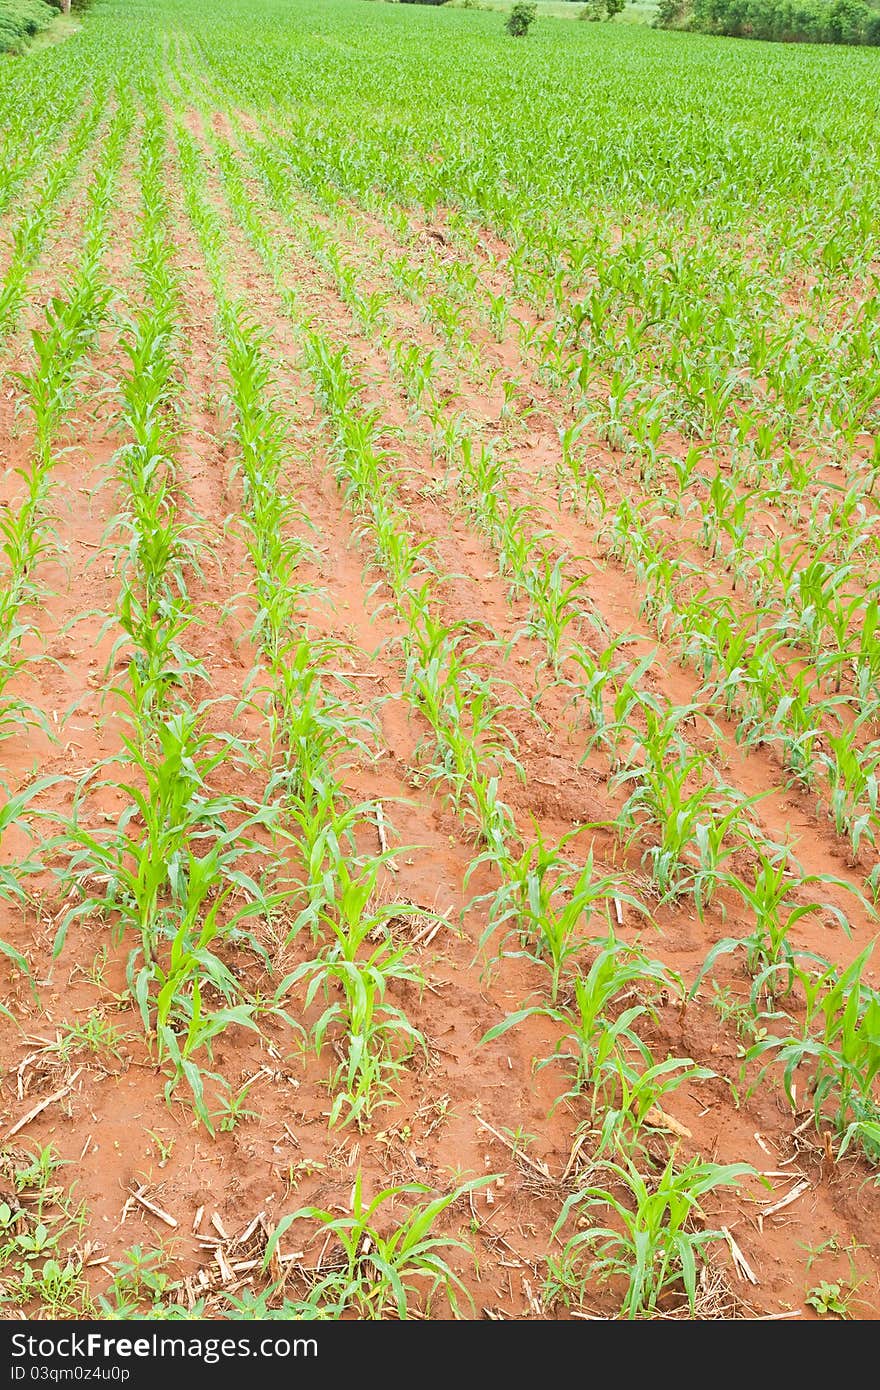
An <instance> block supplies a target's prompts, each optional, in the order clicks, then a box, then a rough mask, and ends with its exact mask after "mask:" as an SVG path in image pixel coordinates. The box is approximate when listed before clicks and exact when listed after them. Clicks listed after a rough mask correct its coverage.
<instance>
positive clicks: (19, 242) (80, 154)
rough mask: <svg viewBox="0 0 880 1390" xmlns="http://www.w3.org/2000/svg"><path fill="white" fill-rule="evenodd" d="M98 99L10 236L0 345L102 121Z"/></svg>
mask: <svg viewBox="0 0 880 1390" xmlns="http://www.w3.org/2000/svg"><path fill="white" fill-rule="evenodd" d="M99 95H100V97H101V99H100V100H97V101H96V102H95V103H94V104H93V105H92V106H89V107H87V108H86V110H85V112H84V113H83V115H82V116H81V117H80V119H79V120H78V122H77V124H76V125H75V126H74V128H73V130H72V132H71V133H70V136H69V138H68V140H67V144H66V146H65V148H64V150H63V151H62V153H61V154H60V156H59V157H57V158H55V159H53V160H52V161H51V163H50V164H49V165H48V166H47V168H46V170H45V173H44V175H43V177H42V179H41V180H40V182H39V185H38V186H37V187H35V188H34V191H33V194H32V196H31V197H30V198H29V199H28V202H27V205H26V206H25V208H24V211H23V212H22V214H21V216H20V217H19V218H18V220H17V222H16V224H15V228H14V231H13V234H12V251H11V257H10V261H9V265H8V266H7V268H6V273H5V275H4V277H3V282H2V285H0V341H2V340H3V339H4V338H6V337H7V336H8V335H9V333H10V332H11V331H12V330H13V329H14V328H15V326H16V324H17V322H18V317H19V313H20V310H21V306H22V304H23V302H24V298H25V294H26V291H27V285H28V280H29V278H30V273H31V271H32V269H33V267H34V265H35V263H36V261H37V258H38V256H39V254H40V251H41V250H42V247H43V245H44V243H45V240H46V236H47V234H48V232H49V231H50V229H51V227H52V225H53V223H54V221H55V219H56V217H57V216H58V214H59V212H60V210H61V208H62V207H63V205H64V200H65V197H66V195H67V194H68V192H69V190H70V188H71V186H72V184H73V182H74V179H75V177H76V174H77V171H78V169H79V168H80V166H81V164H82V162H83V159H84V157H85V154H86V152H87V150H88V149H89V147H90V146H91V144H92V141H93V139H94V137H95V135H96V133H97V131H98V128H99V127H100V125H101V123H102V121H103V120H104V119H105V110H104V100H103V98H104V95H105V94H104V93H99ZM117 100H118V101H119V103H120V107H119V109H120V111H125V110H126V105H125V102H124V99H123V96H122V93H121V92H117Z"/></svg>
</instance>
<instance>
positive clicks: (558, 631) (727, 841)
mask: <svg viewBox="0 0 880 1390" xmlns="http://www.w3.org/2000/svg"><path fill="white" fill-rule="evenodd" d="M220 157H221V165H222V168H223V170H224V174H225V177H226V179H227V182H229V181H230V180H232V179H234V178H235V170H234V162H233V161H232V159H231V154H230V152H229V150H228V147H227V148H225V149H224V148H221V150H220ZM262 168H263V170H264V172H266V174H267V183H269V185H270V187H272V188H274V189H275V192H276V198H277V200H278V201H277V204H276V205H281V200H282V193H281V189H282V188H283V187H284V184H283V183H279V181H278V180H279V179H283V177H284V175H283V171H281V170H280V169H278V166H274V168H275V173H276V175H277V177H275V178H273V177H272V172H273V166H272V165H271V164H269V163H267V162H263V163H262ZM239 192H241V188H240V185H239ZM287 206H289V204H288V205H287ZM289 216H290V215H289V214H288V217H289ZM293 217H294V219H295V221H296V224H297V226H299V225H300V217H301V214H300V211H299V209H297V211H296V212H295V213H294V214H293ZM328 243H329V244H330V246H331V250H330V251H329V253H324V254H321V248H325V247H326V246H327V245H328ZM309 244H310V246H311V248H312V250H313V254H315V255H316V258H318V259H319V263H320V264H322V265H323V267H324V268H325V269H326V270H328V272H329V273H331V274H332V273H333V271H334V270H338V269H339V267H340V260H339V257H338V253H336V254H334V252H335V248H334V247H332V242H331V239H330V234H329V233H326V232H324V233H322V232H321V231H320V230H319V229H318V228H317V227H314V226H313V227H312V229H311V234H310V236H309ZM346 271H347V274H346V275H345V276H344V277H343V284H342V285H341V286H338V287H339V288H340V293H341V295H342V297H343V298H344V299H346V297H347V299H348V300H349V301H352V302H353V304H354V306H355V307H354V309H353V312H355V313H356V315H357V307H356V306H361V307H362V306H363V305H364V302H365V300H364V297H363V296H362V295H361V294H359V292H358V289H357V284H356V279H355V278H354V277H353V274H352V272H351V270H350V267H346ZM346 291H348V295H347V296H346ZM359 317H360V316H359ZM361 326H362V327H363V329H364V331H365V332H368V331H369V327H370V323H364V322H363V318H362V317H361ZM383 344H384V345H385V346H386V347H388V348H389V351H391V352H392V353H393V348H394V347H395V346H396V347H398V348H400V349H402V348H403V347H404V344H403V343H400V342H395V340H394V339H393V338H391V336H390V335H389V334H387V333H386V334H385V335H383ZM398 355H399V354H398ZM419 394H421V393H419ZM417 399H418V396H417ZM438 415H439V418H440V419H443V418H444V416H443V414H442V412H438ZM458 425H460V421H459V420H458V418H457V417H453V418H451V419H450V418H446V419H445V431H444V434H443V436H442V438H443V447H445V448H446V449H447V451H448V449H449V448H450V442H451V444H452V445H453V446H454V445H455V444H456V443H459V444H460V445H461V450H462V459H463V464H464V468H463V481H464V483H465V488H466V496H467V498H468V499H469V501H470V502H471V504H472V506H473V507H475V508H476V514H477V519H478V521H480V522H481V524H482V528H483V530H484V531H485V532H486V534H487V535H488V536H489V539H490V540H491V542H492V544H493V546H494V547H495V549H496V551H497V552H498V553H499V555H500V556H501V558H502V570H507V571H509V572H510V574H511V575H512V577H513V580H514V583H515V585H516V586H517V587H518V588H519V590H520V591H521V592H523V593H524V594H525V595H526V596H527V597H528V599H529V601H530V604H531V609H532V612H531V617H530V620H529V626H530V630H531V632H532V633H533V635H536V636H539V637H540V638H542V639H543V640H544V642H545V644H546V646H547V648H548V661H549V664H550V666H551V668H552V669H553V671H554V673H555V674H556V675H557V676H558V675H559V673H560V664H561V643H562V639H563V634H564V633H565V631H566V629H567V628H568V626H569V625H570V624H571V623H572V622H575V621H579V620H580V619H581V618H583V617H584V616H586V617H587V619H588V621H589V622H590V625H591V626H592V627H593V628H596V627H597V626H598V628H599V631H600V634H601V635H603V636H607V633H606V632H604V625H603V624H602V621H601V618H600V617H599V615H598V614H596V613H595V612H587V613H586V614H584V612H583V610H582V608H581V607H580V605H579V603H578V600H577V595H576V590H577V589H578V588H579V587H580V586H579V585H576V584H575V585H572V584H569V583H566V581H565V580H564V578H563V570H562V561H561V559H557V560H556V561H555V562H554V560H553V558H552V557H551V556H550V555H549V554H548V553H547V552H546V549H545V547H543V545H540V542H539V545H540V548H541V553H542V555H543V560H538V561H536V559H535V554H534V542H533V539H532V537H531V536H530V532H529V528H528V526H527V525H526V524H525V523H526V521H527V516H526V512H527V509H525V508H515V509H514V508H511V506H510V504H509V503H507V504H506V505H505V503H506V497H505V489H504V481H503V476H502V470H501V467H500V464H499V461H498V460H496V459H495V458H494V457H493V454H492V451H491V449H487V448H486V446H481V447H480V449H479V452H477V451H476V450H475V448H474V447H473V440H472V439H471V438H470V437H468V436H465V437H464V438H463V439H460V438H459V437H458V433H459V431H458V429H457V428H456V426H458ZM435 428H436V427H435ZM434 447H435V448H437V447H438V445H437V441H436V437H435V439H434ZM607 654H608V649H607V647H606V649H605V656H607ZM574 655H575V658H576V663H577V666H578V668H579V675H580V674H581V673H583V675H584V676H585V677H587V679H588V680H589V681H590V682H591V684H592V691H593V692H594V696H593V698H592V700H591V707H592V709H593V711H594V713H595V715H596V718H597V731H600V739H601V741H602V743H603V744H604V745H605V746H606V747H607V748H608V751H609V752H610V754H611V756H612V761H613V765H614V767H615V771H616V776H617V779H618V782H619V784H620V785H621V786H623V787H624V788H625V789H626V790H628V791H629V792H630V794H629V796H628V799H627V801H626V804H625V807H624V812H623V821H622V824H623V827H624V828H625V829H627V828H628V829H629V832H630V835H631V836H632V837H633V838H635V837H636V836H638V835H639V834H640V833H643V831H644V828H645V825H646V818H647V823H650V822H651V821H654V820H655V821H656V822H657V823H658V824H659V826H660V827H661V830H662V834H661V841H660V844H659V845H658V846H656V847H655V849H654V850H653V851H652V852H651V855H650V861H651V865H652V870H653V873H654V877H655V879H656V882H657V885H658V889H659V891H660V892H661V893H662V894H664V895H669V894H675V893H678V892H681V891H682V889H683V886H684V883H685V881H687V882H688V884H689V886H690V887H691V888H692V891H693V892H694V895H695V899H696V903H697V905H698V908H699V910H700V911H701V912H702V911H704V910H705V908H706V907H707V906H708V904H709V902H710V900H711V898H712V896H713V894H714V891H715V887H716V885H717V883H718V882H719V881H720V873H721V866H722V865H723V863H724V862H725V861H726V860H727V859H729V858H730V857H731V856H732V855H733V853H734V852H735V849H736V848H737V847H748V848H750V849H754V847H755V842H756V839H757V840H759V841H763V852H764V855H765V857H769V859H771V860H772V858H773V857H774V855H778V848H777V847H776V846H773V845H771V844H769V842H768V841H767V840H766V837H764V836H763V835H762V833H761V832H760V830H759V828H758V827H757V825H756V824H755V822H754V819H753V817H750V816H748V815H747V814H746V809H747V808H746V807H745V806H744V805H743V799H742V798H741V797H740V796H738V795H737V794H735V793H733V792H732V790H731V789H729V788H725V786H724V785H723V783H722V782H721V781H720V779H719V778H718V776H717V774H716V775H714V776H713V777H711V778H710V781H709V784H708V785H706V784H704V785H703V786H702V787H700V786H699V785H697V787H696V788H694V781H695V777H696V780H697V781H698V782H699V781H700V780H702V779H701V778H700V777H699V774H705V772H706V771H708V770H710V769H708V768H707V763H706V759H705V757H703V756H702V755H699V754H695V753H694V752H693V750H691V749H689V748H688V746H687V743H686V741H685V740H684V739H683V738H682V736H681V733H680V728H679V726H680V725H681V724H682V723H683V722H684V721H685V720H686V719H689V718H692V715H693V710H691V709H686V710H683V711H677V712H672V713H669V712H668V711H667V712H666V713H665V716H664V714H663V712H661V710H660V709H659V707H658V706H657V702H656V699H654V698H649V699H647V700H646V699H645V697H644V696H641V697H640V696H639V694H638V693H637V692H638V686H637V683H636V685H635V686H633V684H631V683H629V682H628V683H627V687H626V691H625V693H624V692H621V691H620V690H618V691H616V692H615V695H614V702H615V705H616V709H615V714H616V718H615V720H614V722H613V723H609V722H608V718H607V714H606V705H607V701H606V699H605V697H604V695H603V693H602V688H603V687H605V686H606V684H607V683H608V678H609V674H610V673H609V671H608V669H607V663H606V662H605V660H604V657H603V658H600V659H601V660H602V662H603V665H602V668H601V669H600V666H599V665H598V664H597V661H596V659H595V657H594V656H593V654H592V653H591V652H590V651H589V650H588V649H587V648H585V647H584V645H583V644H582V643H578V644H577V649H576V652H575V653H574ZM639 674H640V675H641V674H644V671H642V672H640V673H639ZM574 685H575V691H576V695H575V698H577V696H578V695H579V694H583V692H581V691H580V690H579V689H578V686H579V682H576V683H574ZM635 711H637V712H639V713H642V711H645V713H644V715H643V718H646V719H647V728H646V729H645V731H644V733H641V732H640V733H639V735H638V736H636V734H635V730H634V728H633V724H632V720H633V716H634V712H635ZM624 744H625V745H626V746H627V747H628V748H629V750H630V755H629V757H628V758H626V759H624V758H623V757H622V756H621V753H620V749H621V747H622V746H623V745H624ZM673 750H675V752H676V753H677V754H678V756H677V759H676V761H675V762H671V761H670V760H671V754H672V752H673ZM633 752H634V753H635V757H633ZM641 759H646V760H647V761H641ZM633 783H635V785H633ZM707 817H708V820H707ZM694 844H696V846H697V852H698V864H697V865H696V866H695V867H691V865H690V863H689V860H690V855H691V852H692V846H694ZM737 881H738V880H737ZM556 983H557V984H558V980H557V981H556Z"/></svg>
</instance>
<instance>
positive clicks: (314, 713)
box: [176, 127, 426, 1127]
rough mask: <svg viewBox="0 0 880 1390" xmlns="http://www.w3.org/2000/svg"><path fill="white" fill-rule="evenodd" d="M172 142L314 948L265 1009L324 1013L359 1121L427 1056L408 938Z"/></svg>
mask: <svg viewBox="0 0 880 1390" xmlns="http://www.w3.org/2000/svg"><path fill="white" fill-rule="evenodd" d="M176 139H177V145H178V152H179V157H180V167H181V174H182V179H183V184H184V189H185V194H186V201H187V211H188V213H189V216H190V219H191V221H192V222H193V225H194V227H195V228H196V232H197V235H198V236H199V240H200V243H201V246H202V251H203V254H204V256H205V262H206V265H207V268H208V272H209V276H210V278H211V282H212V287H213V289H214V294H215V298H216V301H217V305H218V319H219V324H220V332H221V337H222V338H223V341H224V344H225V353H226V363H227V371H228V375H229V382H230V385H229V396H230V402H231V405H232V407H233V411H234V418H235V432H236V437H237V440H238V445H239V451H240V452H239V463H240V467H241V470H242V474H243V482H244V489H243V490H244V504H245V508H244V510H245V514H244V516H243V518H242V522H243V528H244V531H245V536H246V540H247V545H248V550H249V553H250V557H251V561H252V565H253V569H254V574H255V581H256V600H257V613H256V618H255V622H254V626H253V630H252V636H253V637H254V639H255V641H256V643H257V645H258V648H259V649H260V650H261V652H262V655H263V658H264V661H265V664H266V670H265V672H260V671H257V672H255V673H254V676H253V678H252V683H253V684H255V685H256V687H257V693H258V694H262V696H263V697H264V701H265V704H264V708H265V713H266V717H267V722H268V726H269V732H270V748H271V749H272V750H274V751H275V754H276V758H275V764H276V765H275V767H274V769H273V773H272V777H271V781H270V787H271V789H272V792H273V794H275V795H279V796H280V797H281V800H282V803H283V808H284V812H285V819H286V821H287V822H288V824H289V825H290V827H291V832H290V833H292V835H293V839H294V843H295V845H296V848H297V850H298V854H299V857H300V858H301V861H302V864H303V869H304V873H303V876H302V878H301V879H299V880H297V881H295V882H294V885H293V897H294V899H295V901H296V902H297V905H298V907H299V911H298V912H297V913H296V915H295V917H294V919H293V922H292V925H291V927H290V930H289V935H288V941H291V940H293V939H294V938H296V937H297V936H298V935H299V933H300V932H301V931H302V930H303V929H304V928H307V929H308V932H309V935H310V937H311V940H312V943H313V945H314V946H317V947H318V950H317V954H316V955H314V956H312V957H311V958H309V959H307V960H306V961H304V962H302V963H301V964H300V965H299V966H298V967H297V968H296V970H294V971H293V972H292V973H291V974H289V975H287V976H286V977H285V978H284V979H283V980H282V981H281V982H279V984H278V986H277V988H276V992H275V996H274V998H275V1004H276V1007H277V1008H279V1009H280V1007H281V1001H283V1000H284V999H285V997H286V996H287V995H288V993H289V992H290V991H294V990H295V991H297V992H298V993H300V994H301V995H302V996H303V1008H304V1009H305V1010H306V1011H308V1010H309V1009H310V1008H311V1006H312V1004H313V1003H314V1002H315V1001H316V999H317V998H318V997H319V996H321V997H322V998H323V999H324V1002H325V1005H326V1007H325V1008H324V1010H323V1012H322V1013H321V1014H320V1016H319V1017H318V1018H317V1019H316V1020H315V1022H314V1023H313V1024H312V1026H311V1028H310V1029H309V1032H308V1042H309V1044H310V1046H312V1047H313V1048H314V1049H315V1051H316V1052H318V1053H321V1052H323V1051H324V1049H325V1048H326V1047H327V1046H328V1044H329V1037H332V1036H333V1034H334V1032H336V1031H337V1030H338V1029H339V1028H341V1030H342V1033H343V1036H344V1039H345V1052H344V1054H343V1056H344V1060H343V1061H342V1062H341V1064H340V1066H339V1067H338V1068H337V1069H336V1071H335V1072H334V1073H333V1074H332V1076H331V1078H330V1085H331V1088H332V1090H333V1091H334V1092H335V1095H334V1100H333V1104H332V1107H331V1112H330V1121H331V1123H332V1124H334V1123H337V1122H343V1123H351V1122H354V1123H356V1124H357V1125H358V1126H359V1127H363V1126H365V1125H366V1124H367V1123H368V1122H369V1120H370V1118H371V1116H372V1115H373V1113H374V1112H375V1110H376V1108H377V1107H378V1106H381V1105H387V1104H388V1103H390V1099H391V1097H392V1095H393V1087H394V1083H395V1079H396V1078H397V1077H398V1076H399V1075H400V1073H401V1071H402V1069H403V1068H404V1066H405V1065H406V1063H407V1062H408V1060H409V1059H410V1058H411V1056H412V1054H413V1052H414V1051H415V1050H417V1049H418V1050H422V1051H424V1050H425V1048H426V1044H425V1040H424V1038H423V1037H422V1035H421V1034H420V1033H419V1031H418V1030H417V1029H416V1028H415V1027H414V1026H413V1025H412V1023H411V1022H410V1021H409V1019H408V1018H407V1016H406V1013H405V1012H404V1011H403V1009H401V1008H400V1007H398V1006H397V1005H396V1004H395V1003H394V1002H393V999H392V998H391V997H389V989H391V990H393V989H394V988H395V987H396V986H398V985H400V984H401V983H404V982H407V983H412V984H416V985H417V986H419V987H420V986H421V985H422V983H423V981H422V976H421V972H420V970H419V968H418V966H417V964H416V963H415V960H414V957H413V952H412V948H411V947H410V945H409V943H408V942H406V941H404V942H403V943H402V944H397V943H395V941H394V940H393V938H392V935H391V931H390V924H391V922H392V921H394V920H395V919H397V918H400V917H405V916H406V915H407V913H409V912H411V911H412V910H413V909H412V907H411V905H409V904H406V903H398V902H390V903H387V902H386V903H383V904H381V905H377V902H376V899H377V889H378V885H379V879H380V873H381V870H382V867H383V865H384V862H385V860H386V859H387V857H388V856H387V855H386V854H380V855H373V854H368V855H366V856H365V855H362V854H359V853H358V852H357V838H356V837H357V831H358V829H359V827H363V826H366V824H367V823H369V824H370V826H371V827H372V824H373V822H372V814H373V811H372V808H371V807H370V806H369V805H368V804H363V805H361V804H352V803H351V801H350V798H349V797H348V796H347V795H346V793H345V792H344V790H343V788H342V786H341V785H340V782H339V780H338V778H339V775H340V773H341V772H342V771H343V770H344V768H345V767H346V766H347V765H348V764H350V762H351V760H352V758H353V757H354V758H358V757H363V756H365V755H369V751H370V750H369V742H371V741H372V738H373V736H374V730H373V728H372V726H371V724H370V722H369V720H367V719H365V718H364V717H363V716H360V715H357V714H354V713H352V711H351V710H350V709H349V708H348V707H347V704H346V702H345V701H344V700H343V699H340V697H339V695H338V694H336V693H335V692H334V691H331V689H330V678H329V674H328V672H327V670H326V669H325V668H326V667H327V663H328V661H329V658H330V657H331V655H332V654H334V648H333V646H332V644H330V643H327V642H326V641H319V640H315V639H314V638H313V637H312V636H311V635H310V634H309V632H308V629H307V627H306V626H304V623H303V615H302V612H301V609H302V605H303V600H304V599H305V597H306V596H307V595H308V594H309V592H310V589H311V586H308V585H306V584H304V583H302V582H301V581H300V580H299V579H298V576H297V570H298V568H299V566H300V565H301V563H302V560H303V557H304V553H307V552H306V551H304V547H303V544H302V542H301V540H300V539H299V537H298V536H296V535H291V534H290V532H289V529H288V528H289V526H290V523H291V520H292V519H293V517H294V515H296V514H297V512H298V509H297V508H296V507H295V505H294V504H293V503H292V502H291V500H290V499H289V498H288V497H287V496H286V495H285V493H284V491H283V487H282V486H281V473H282V468H283V465H284V462H285V455H286V443H285V427H284V421H283V416H282V414H281V412H280V411H279V409H278V406H277V404H276V402H275V400H274V399H273V397H272V395H271V392H270V389H269V383H270V377H269V369H268V363H267V359H266V356H265V350H264V348H263V346H262V343H261V341H260V336H259V333H258V331H257V330H255V328H254V327H253V326H252V325H251V324H250V323H249V322H248V319H247V316H246V315H245V313H244V312H243V309H242V307H241V305H240V304H237V303H234V302H231V301H230V300H229V298H228V295H227V293H226V290H225V282H226V278H227V264H226V253H225V251H224V246H225V241H226V237H225V230H224V227H223V224H222V222H221V221H220V220H219V218H218V217H217V215H216V213H214V212H213V210H212V209H211V208H210V205H209V203H208V200H207V199H206V198H205V196H204V174H203V170H202V166H201V162H200V158H199V154H198V150H197V147H196V146H195V143H194V142H193V141H192V140H191V139H190V138H189V137H188V136H187V133H186V132H185V131H184V130H183V128H181V127H178V129H177V131H176ZM344 689H345V686H344ZM285 896H286V894H285V892H284V890H282V897H285ZM328 1030H329V1037H328Z"/></svg>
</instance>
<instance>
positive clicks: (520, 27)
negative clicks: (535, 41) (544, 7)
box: [504, 0, 538, 39]
mask: <svg viewBox="0 0 880 1390" xmlns="http://www.w3.org/2000/svg"><path fill="white" fill-rule="evenodd" d="M537 17H538V7H537V5H531V4H528V3H527V0H517V4H515V5H514V7H513V9H512V10H511V11H510V14H509V15H508V17H507V23H506V24H505V26H504V27H505V29H506V30H507V32H508V34H512V35H513V37H514V38H515V39H521V38H523V37H524V35H526V34H527V33H528V32H529V30H530V29H531V27H532V25H533V24H534V22H535V20H536V19H537Z"/></svg>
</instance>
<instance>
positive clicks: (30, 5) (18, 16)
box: [0, 0, 57, 53]
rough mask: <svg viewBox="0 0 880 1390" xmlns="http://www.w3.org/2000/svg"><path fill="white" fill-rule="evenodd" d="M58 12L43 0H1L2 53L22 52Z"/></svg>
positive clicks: (0, 40)
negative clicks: (30, 39)
mask: <svg viewBox="0 0 880 1390" xmlns="http://www.w3.org/2000/svg"><path fill="white" fill-rule="evenodd" d="M56 13H57V12H56V11H55V10H53V9H52V7H51V5H46V4H44V3H43V0H0V53H20V52H21V50H22V49H23V48H24V47H25V45H26V43H27V41H28V39H29V38H33V36H34V34H38V33H39V32H40V30H41V29H47V28H48V27H49V25H50V24H51V23H52V20H53V19H54V18H55V15H56Z"/></svg>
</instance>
